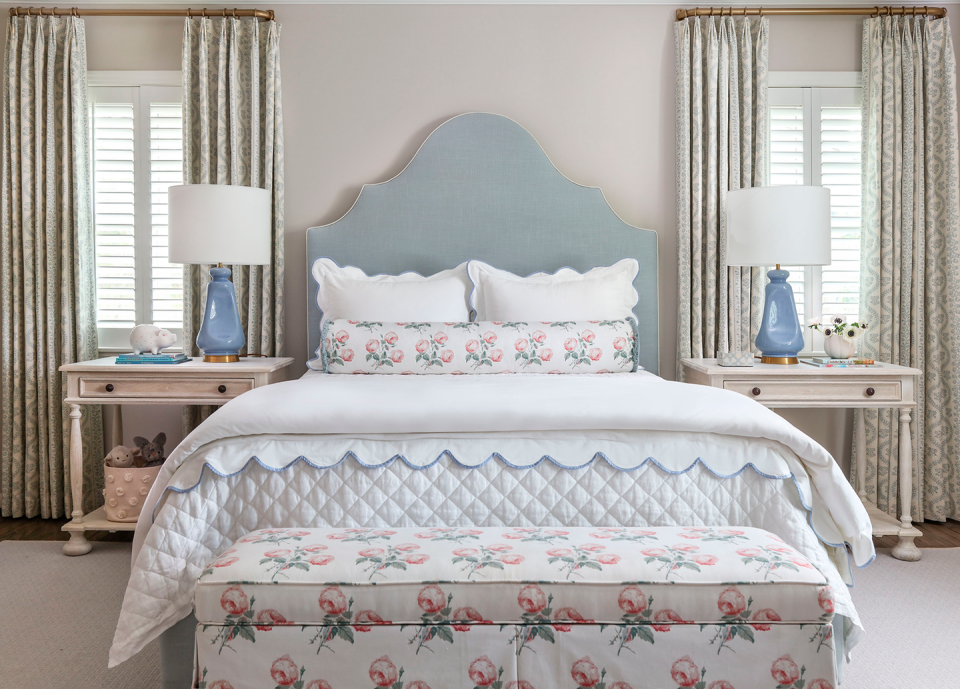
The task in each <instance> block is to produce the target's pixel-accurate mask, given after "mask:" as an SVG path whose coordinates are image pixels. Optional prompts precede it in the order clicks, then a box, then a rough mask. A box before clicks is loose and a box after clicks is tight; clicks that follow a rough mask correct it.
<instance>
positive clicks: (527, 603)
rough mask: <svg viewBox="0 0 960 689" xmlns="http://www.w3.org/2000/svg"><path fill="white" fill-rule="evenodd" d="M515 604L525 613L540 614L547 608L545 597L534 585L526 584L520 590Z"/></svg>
mask: <svg viewBox="0 0 960 689" xmlns="http://www.w3.org/2000/svg"><path fill="white" fill-rule="evenodd" d="M517 602H518V603H519V604H520V607H521V608H523V609H524V611H525V612H532V613H536V612H540V611H541V610H543V609H544V608H545V607H547V596H546V594H545V593H544V592H543V590H542V589H541V588H540V587H539V586H537V585H536V584H527V585H526V586H524V587H523V588H522V589H520V595H518V596H517Z"/></svg>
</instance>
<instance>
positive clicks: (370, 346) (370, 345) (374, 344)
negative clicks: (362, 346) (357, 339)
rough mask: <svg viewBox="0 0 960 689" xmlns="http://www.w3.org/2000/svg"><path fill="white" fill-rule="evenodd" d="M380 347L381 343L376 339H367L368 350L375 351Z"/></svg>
mask: <svg viewBox="0 0 960 689" xmlns="http://www.w3.org/2000/svg"><path fill="white" fill-rule="evenodd" d="M378 349H380V343H379V342H377V341H376V340H367V351H368V352H370V353H373V352H375V351H377V350H378Z"/></svg>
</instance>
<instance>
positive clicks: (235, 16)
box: [233, 7, 237, 19]
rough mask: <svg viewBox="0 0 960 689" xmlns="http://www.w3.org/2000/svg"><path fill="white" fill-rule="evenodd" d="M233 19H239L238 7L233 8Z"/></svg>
mask: <svg viewBox="0 0 960 689" xmlns="http://www.w3.org/2000/svg"><path fill="white" fill-rule="evenodd" d="M233 18H234V19H236V18H237V8H236V7H234V8H233Z"/></svg>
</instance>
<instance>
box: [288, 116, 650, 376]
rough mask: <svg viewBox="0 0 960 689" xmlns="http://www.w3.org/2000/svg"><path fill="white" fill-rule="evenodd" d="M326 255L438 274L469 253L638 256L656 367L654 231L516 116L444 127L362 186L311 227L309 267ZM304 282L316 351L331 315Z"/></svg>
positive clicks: (575, 260) (491, 258)
mask: <svg viewBox="0 0 960 689" xmlns="http://www.w3.org/2000/svg"><path fill="white" fill-rule="evenodd" d="M323 256H326V257H329V258H332V259H333V260H335V261H336V262H337V263H339V264H340V265H344V266H345V265H351V266H357V267H358V268H361V269H362V270H363V271H364V272H366V273H367V274H368V275H375V274H378V273H387V274H397V273H402V272H406V271H411V270H412V271H416V272H418V273H420V274H422V275H431V274H433V273H435V272H437V271H440V270H443V269H445V268H452V267H453V266H455V265H458V264H460V263H462V262H463V261H466V260H469V259H478V260H481V261H486V262H487V263H489V264H491V265H493V266H496V267H497V268H502V269H503V270H509V271H510V272H512V273H515V274H517V275H529V274H530V273H535V272H540V271H544V272H549V273H552V272H554V271H556V270H557V269H559V268H563V267H564V266H569V267H571V268H574V269H575V270H577V271H580V272H583V271H585V270H589V269H590V268H594V267H596V266H608V265H611V264H613V263H615V262H616V261H618V260H620V259H622V258H626V257H633V258H635V259H637V260H638V261H639V262H640V273H639V275H637V279H636V281H635V282H634V285H635V286H636V288H637V292H638V293H639V295H640V301H639V303H638V304H637V307H636V309H635V313H636V316H637V321H638V323H639V326H640V328H639V331H640V339H639V342H638V347H639V351H640V364H641V365H642V366H643V367H644V368H645V369H646V370H648V371H651V372H653V373H657V372H658V370H659V345H658V342H659V324H658V297H657V233H656V232H654V231H652V230H642V229H639V228H636V227H633V226H632V225H628V224H627V223H625V222H623V221H622V220H621V219H620V218H619V217H617V215H616V213H614V212H613V210H612V209H611V208H610V206H609V205H608V204H607V202H606V199H604V198H603V193H602V192H601V191H600V190H599V189H597V188H595V187H584V186H581V185H579V184H575V183H574V182H571V181H570V180H569V179H567V178H566V177H564V176H563V175H562V174H561V173H560V172H559V171H558V170H557V168H556V167H554V165H553V163H552V162H550V159H549V158H547V155H546V153H544V151H543V149H542V148H541V147H540V144H539V143H537V141H536V139H534V138H533V136H531V134H530V133H529V132H528V131H527V130H525V129H524V128H523V127H521V126H520V125H519V124H517V123H516V122H514V121H513V120H511V119H509V118H507V117H503V116H501V115H491V114H485V113H470V114H466V115H459V116H457V117H454V118H452V119H450V120H447V121H446V122H444V123H443V124H442V125H440V126H439V127H437V129H435V130H434V131H433V133H432V134H430V136H429V137H427V140H426V141H424V143H423V145H422V146H421V147H420V150H419V151H417V154H416V155H415V156H414V157H413V159H412V160H411V161H410V162H409V163H408V164H407V166H406V167H405V168H404V170H403V171H402V172H401V173H400V174H399V175H397V176H396V177H394V178H393V179H391V180H390V181H388V182H384V183H382V184H368V185H366V186H364V187H363V189H362V190H361V191H360V195H359V197H358V198H357V201H356V203H354V205H353V207H352V208H351V209H350V210H349V211H347V213H346V215H344V216H343V217H342V218H340V219H339V220H337V221H335V222H333V223H331V224H329V225H324V226H322V227H311V228H310V229H309V230H307V274H308V276H309V275H310V267H311V266H312V265H313V262H314V261H315V260H316V259H317V258H319V257H323ZM307 281H308V288H307V289H308V295H307V297H308V298H307V303H308V310H309V326H308V327H309V329H308V331H307V332H308V346H309V349H308V357H310V358H312V357H313V355H314V352H316V350H317V347H318V346H319V343H320V320H321V316H322V314H321V313H320V309H319V308H318V306H317V284H316V282H315V281H314V280H313V278H312V277H308V280H307Z"/></svg>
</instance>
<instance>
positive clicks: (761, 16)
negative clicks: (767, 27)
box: [760, 7, 763, 19]
mask: <svg viewBox="0 0 960 689" xmlns="http://www.w3.org/2000/svg"><path fill="white" fill-rule="evenodd" d="M760 18H761V19H763V7H761V8H760Z"/></svg>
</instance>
